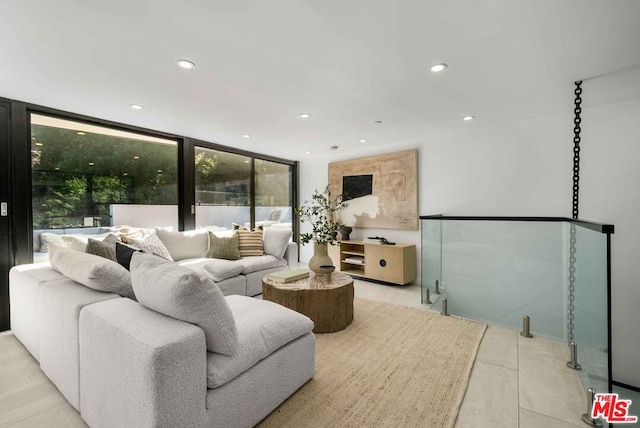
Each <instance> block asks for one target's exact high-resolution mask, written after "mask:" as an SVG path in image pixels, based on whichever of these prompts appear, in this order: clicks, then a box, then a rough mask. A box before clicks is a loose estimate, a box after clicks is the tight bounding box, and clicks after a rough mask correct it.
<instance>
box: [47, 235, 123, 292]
mask: <svg viewBox="0 0 640 428" xmlns="http://www.w3.org/2000/svg"><path fill="white" fill-rule="evenodd" d="M49 261H50V263H51V267H52V268H53V269H54V270H56V271H58V272H60V273H61V274H63V275H65V276H67V277H69V278H71V279H73V280H74V281H76V282H79V283H80V284H82V285H85V286H87V287H89V288H93V289H94V290H98V291H104V292H107V293H116V294H119V295H121V296H123V297H129V298H132V299H133V298H135V295H134V294H133V288H132V286H131V275H130V274H129V271H127V270H126V269H125V268H123V267H122V266H120V265H119V264H118V263H116V262H114V261H112V260H108V259H105V258H104V257H100V256H96V255H95V254H87V253H82V252H80V251H76V250H72V249H71V248H65V247H62V246H60V245H55V244H49Z"/></svg>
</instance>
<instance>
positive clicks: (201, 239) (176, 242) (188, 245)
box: [156, 229, 209, 261]
mask: <svg viewBox="0 0 640 428" xmlns="http://www.w3.org/2000/svg"><path fill="white" fill-rule="evenodd" d="M156 234H157V235H158V238H160V240H161V241H162V243H163V244H164V245H165V247H167V250H169V254H171V257H172V258H173V260H176V261H177V260H184V259H196V258H199V257H207V254H208V253H209V236H208V234H207V232H206V231H204V232H171V231H169V230H163V229H156Z"/></svg>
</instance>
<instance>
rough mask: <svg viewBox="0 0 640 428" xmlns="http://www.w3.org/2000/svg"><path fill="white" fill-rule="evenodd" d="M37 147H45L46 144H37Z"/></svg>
mask: <svg viewBox="0 0 640 428" xmlns="http://www.w3.org/2000/svg"><path fill="white" fill-rule="evenodd" d="M36 146H38V147H42V146H44V144H43V143H36Z"/></svg>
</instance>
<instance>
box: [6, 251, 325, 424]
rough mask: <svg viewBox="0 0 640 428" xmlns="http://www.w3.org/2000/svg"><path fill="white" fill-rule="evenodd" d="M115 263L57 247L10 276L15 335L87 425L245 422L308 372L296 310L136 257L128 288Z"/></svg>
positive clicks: (308, 345) (306, 339) (201, 274)
mask: <svg viewBox="0 0 640 428" xmlns="http://www.w3.org/2000/svg"><path fill="white" fill-rule="evenodd" d="M293 245H295V244H293ZM290 247H291V244H289V246H288V249H287V251H292V249H291V248H290ZM74 253H78V254H74ZM256 257H258V256H256ZM205 261H206V260H200V261H192V262H193V263H195V264H198V263H203V262H205ZM111 263H113V262H111V261H110V260H106V259H102V258H100V257H98V256H95V255H93V254H86V253H80V252H75V251H74V250H71V249H64V250H63V251H59V250H56V255H52V264H53V265H54V267H55V269H54V267H52V265H51V264H49V263H34V264H29V265H22V266H16V267H14V268H12V269H11V272H10V299H11V328H12V331H13V333H14V334H15V336H16V337H17V338H18V339H19V340H20V341H21V342H22V343H23V344H24V345H25V347H26V348H27V349H28V350H29V352H30V353H31V354H32V355H33V356H34V357H35V358H36V360H38V361H39V363H40V366H41V368H42V370H43V371H44V373H45V374H46V375H47V376H48V377H49V378H50V379H51V381H52V382H53V383H54V384H55V385H56V386H57V387H58V389H59V390H60V391H61V392H62V394H63V395H64V396H65V397H66V399H67V400H68V401H69V403H70V404H71V405H73V406H74V407H75V408H76V409H77V410H78V411H80V414H81V416H82V418H83V419H84V420H85V421H86V422H87V424H88V425H89V426H91V427H187V426H188V427H251V426H254V425H255V424H257V423H258V422H259V421H260V420H262V419H263V418H264V417H266V416H267V415H268V414H269V413H270V412H271V411H273V410H274V409H275V408H276V407H277V406H278V405H279V404H280V403H282V402H283V401H284V400H286V398H287V397H289V396H290V395H291V394H293V393H294V392H295V391H296V390H297V389H298V388H300V387H301V386H302V385H303V384H304V383H306V382H307V381H308V380H309V379H311V378H312V377H313V374H314V370H315V336H314V335H313V333H312V329H313V322H312V321H311V320H309V319H308V318H307V317H305V316H304V315H301V314H299V313H297V312H294V311H291V310H289V309H287V308H285V307H283V306H280V305H277V304H274V303H272V302H268V301H263V300H260V299H254V298H251V297H247V296H242V295H227V296H223V293H222V292H221V291H220V287H219V286H218V285H217V284H216V283H215V282H214V281H212V279H211V278H210V277H207V276H206V271H204V270H202V269H200V268H193V266H191V268H187V267H184V266H180V265H179V264H178V263H176V262H170V261H167V260H164V259H161V258H159V257H156V256H153V255H148V254H142V253H136V254H135V255H134V256H133V258H132V261H131V273H130V280H131V289H128V288H127V286H126V274H125V273H124V272H123V271H122V270H120V268H121V266H120V265H117V264H116V265H117V268H116V267H114V266H112V265H111ZM105 266H106V267H107V268H105ZM285 267H286V265H285ZM254 269H255V266H254ZM269 269H273V268H268V269H266V270H263V271H259V270H255V271H252V272H246V273H240V274H238V275H236V277H233V278H239V277H244V278H240V279H234V280H232V278H229V280H232V281H240V280H242V281H244V284H245V285H244V287H245V288H244V289H245V291H246V289H247V288H246V287H247V284H249V282H251V281H253V280H254V278H258V277H259V278H262V276H263V275H264V273H265V272H268V271H269ZM59 271H63V272H64V274H63V273H61V272H59ZM125 271H126V270H125ZM105 272H106V273H105ZM223 282H224V281H223ZM96 284H97V285H96ZM123 284H124V285H123ZM234 284H235V282H234ZM102 286H104V287H105V288H103V291H98V290H96V289H95V288H100V287H102ZM239 288H242V287H239ZM192 290H196V291H197V293H200V294H193V291H192ZM123 295H124V296H127V295H131V297H133V298H128V297H122V296H123ZM135 299H137V300H138V301H136V300H135Z"/></svg>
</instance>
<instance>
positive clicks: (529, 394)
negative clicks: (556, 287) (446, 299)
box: [354, 280, 640, 428]
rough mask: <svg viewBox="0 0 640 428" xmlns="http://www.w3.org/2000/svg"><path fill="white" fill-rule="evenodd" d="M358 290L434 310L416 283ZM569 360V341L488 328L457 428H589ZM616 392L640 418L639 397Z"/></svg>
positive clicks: (359, 284) (363, 284) (360, 285)
mask: <svg viewBox="0 0 640 428" xmlns="http://www.w3.org/2000/svg"><path fill="white" fill-rule="evenodd" d="M354 286H355V295H356V297H361V298H365V299H370V300H376V301H383V302H389V303H394V304H398V305H403V306H409V307H416V308H421V309H424V310H431V309H430V308H429V307H428V306H425V305H422V304H421V303H420V286H419V285H416V284H411V285H407V286H389V285H382V284H376V283H371V282H367V281H358V280H356V281H355V283H354ZM434 297H438V296H432V300H434V301H435V298H434ZM438 312H439V311H438ZM578 354H579V356H580V352H579V353H578ZM568 360H569V348H568V346H567V344H566V343H565V342H564V341H557V340H552V339H548V338H544V337H539V336H536V335H534V337H533V338H530V339H529V338H524V337H522V336H520V334H519V330H515V329H508V328H503V327H499V326H492V325H490V326H488V328H487V331H486V333H485V335H484V337H483V339H482V343H481V344H480V349H479V350H478V355H477V358H476V362H475V364H474V367H473V370H472V372H471V377H470V379H469V386H468V388H467V393H466V395H465V397H464V400H463V403H462V406H461V408H460V413H459V415H458V419H457V421H456V425H455V427H456V428H484V427H487V428H501V427H504V428H572V427H573V428H575V427H582V428H585V427H587V426H588V425H586V424H584V423H583V422H582V420H581V417H582V414H583V413H585V412H587V397H586V391H585V388H583V383H582V380H581V377H580V376H581V374H583V372H579V371H575V370H571V369H569V368H568V367H567V365H566V363H567V361H568ZM615 391H616V392H618V393H619V394H620V396H621V398H625V399H631V400H633V404H632V410H631V412H630V414H631V415H640V412H639V411H638V407H640V393H637V392H634V391H629V390H626V389H623V388H616V389H615ZM634 412H635V413H634ZM620 426H627V427H629V425H628V424H626V425H620ZM638 426H640V424H638Z"/></svg>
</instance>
